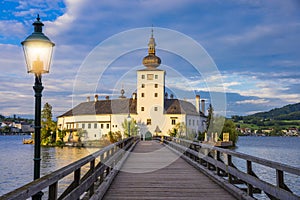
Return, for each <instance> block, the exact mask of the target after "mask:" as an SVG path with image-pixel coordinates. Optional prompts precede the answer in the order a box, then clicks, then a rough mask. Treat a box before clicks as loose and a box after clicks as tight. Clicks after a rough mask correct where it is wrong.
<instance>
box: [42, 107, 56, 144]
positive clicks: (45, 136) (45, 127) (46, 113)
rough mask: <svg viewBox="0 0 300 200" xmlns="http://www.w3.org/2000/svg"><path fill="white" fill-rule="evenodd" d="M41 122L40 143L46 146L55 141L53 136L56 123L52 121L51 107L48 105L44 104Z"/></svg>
mask: <svg viewBox="0 0 300 200" xmlns="http://www.w3.org/2000/svg"><path fill="white" fill-rule="evenodd" d="M41 120H42V121H41V124H42V129H41V143H42V144H43V145H48V144H50V143H53V142H54V141H55V138H53V135H54V136H55V133H56V123H55V122H54V121H53V120H52V106H51V105H50V104H49V103H45V105H44V107H43V110H42V115H41Z"/></svg>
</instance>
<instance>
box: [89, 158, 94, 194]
mask: <svg viewBox="0 0 300 200" xmlns="http://www.w3.org/2000/svg"><path fill="white" fill-rule="evenodd" d="M90 170H91V173H94V171H95V160H92V161H91V162H90ZM94 186H95V183H94V182H93V183H92V185H91V187H90V190H89V191H90V192H89V196H90V197H91V196H92V195H93V194H94Z"/></svg>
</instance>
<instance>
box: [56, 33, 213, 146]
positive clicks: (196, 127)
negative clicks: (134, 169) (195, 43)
mask: <svg viewBox="0 0 300 200" xmlns="http://www.w3.org/2000/svg"><path fill="white" fill-rule="evenodd" d="M155 46H156V43H155V39H154V37H153V32H152V34H151V38H150V41H149V43H148V55H147V56H146V57H144V59H143V65H144V66H145V68H143V69H140V70H137V87H136V92H135V93H133V94H132V96H131V97H130V98H126V97H125V96H124V93H125V91H124V90H123V89H122V90H121V96H120V97H119V98H118V99H109V97H106V99H105V100H99V99H98V95H95V97H94V100H93V101H91V99H90V97H88V98H87V101H86V102H82V103H80V104H79V105H77V106H75V107H74V108H72V109H71V110H69V111H67V112H66V113H64V114H63V115H61V116H59V117H58V118H57V125H58V129H59V130H66V132H67V134H66V137H65V139H64V140H65V141H69V140H72V138H74V137H73V136H75V135H76V134H77V133H78V132H79V131H82V130H83V131H84V133H85V134H84V137H82V138H81V140H83V141H88V140H98V139H100V138H101V137H102V136H103V135H104V134H108V133H109V132H110V131H112V132H116V131H120V132H121V133H122V134H123V132H124V130H123V128H122V123H123V122H124V120H125V119H127V117H128V115H130V117H131V118H132V120H135V121H136V122H137V126H138V130H139V134H140V135H141V136H144V135H146V134H149V133H150V134H151V135H168V131H169V130H171V129H172V128H174V126H175V125H176V124H178V123H181V124H184V126H183V127H184V130H183V133H180V134H181V135H183V136H186V135H188V134H193V135H195V136H196V135H197V133H198V132H199V131H200V132H203V131H204V130H205V128H206V127H205V121H206V119H207V117H206V116H205V114H204V113H205V106H204V105H205V102H204V100H201V101H200V96H199V95H196V105H193V104H192V103H191V102H188V101H186V100H180V99H175V98H174V96H173V94H171V95H170V96H169V95H168V94H167V93H166V92H165V78H166V72H165V71H164V70H161V69H158V67H159V65H160V64H161V59H160V58H159V57H158V56H156V53H155ZM200 102H201V110H200ZM77 135H78V134H77ZM123 137H124V135H123Z"/></svg>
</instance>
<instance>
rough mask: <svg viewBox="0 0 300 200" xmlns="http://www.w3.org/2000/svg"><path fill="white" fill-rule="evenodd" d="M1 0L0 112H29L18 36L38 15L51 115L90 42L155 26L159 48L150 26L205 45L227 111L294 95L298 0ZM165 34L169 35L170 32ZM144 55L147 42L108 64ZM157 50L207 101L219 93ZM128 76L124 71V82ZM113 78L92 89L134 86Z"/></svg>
mask: <svg viewBox="0 0 300 200" xmlns="http://www.w3.org/2000/svg"><path fill="white" fill-rule="evenodd" d="M0 8H1V12H0V94H1V98H0V114H3V115H6V116H11V115H13V114H17V115H20V116H32V115H33V109H34V102H33V90H32V85H33V82H34V80H33V76H32V75H31V74H27V73H26V68H25V61H24V57H23V52H22V48H21V45H20V42H21V41H23V40H24V39H25V38H26V36H28V35H29V34H31V33H32V30H33V27H32V25H31V24H32V23H33V21H34V20H35V18H36V15H37V14H38V13H39V14H40V17H41V20H42V21H43V23H44V24H45V28H44V33H45V34H46V35H47V36H48V37H49V38H50V39H51V40H52V41H53V42H55V44H56V46H55V52H54V57H53V62H52V67H51V72H50V74H47V75H45V76H44V77H43V84H44V87H45V89H44V92H43V103H46V102H49V103H50V104H51V105H52V106H53V113H54V115H55V116H58V115H60V114H62V113H63V112H65V111H67V110H68V109H70V108H71V107H72V103H73V101H72V97H74V83H75V82H76V77H78V71H80V67H81V66H82V63H84V60H85V58H86V57H87V56H88V55H89V54H90V52H91V51H92V50H93V49H94V48H95V47H96V46H97V45H99V44H100V43H101V42H102V41H104V40H106V39H107V38H109V37H111V36H113V35H115V34H118V33H120V32H123V31H127V30H131V29H135V28H143V27H150V26H151V25H152V24H153V26H154V36H155V38H156V42H157V48H158V49H159V44H160V42H161V43H162V41H159V39H160V35H159V34H158V33H156V32H155V27H161V28H167V29H171V30H175V31H178V32H180V33H182V34H185V35H186V36H188V37H190V38H192V39H194V40H195V41H196V42H198V43H199V44H200V45H202V47H203V48H204V49H205V50H206V52H207V53H208V54H209V55H210V57H211V58H212V59H213V61H214V62H215V64H216V66H217V67H218V69H219V71H220V74H221V75H222V79H223V88H224V90H225V92H226V97H227V101H226V105H227V109H226V110H227V112H226V115H227V116H231V115H235V114H238V115H247V114H251V113H255V112H259V111H266V110H269V109H272V108H275V107H281V106H284V105H286V104H291V103H297V102H299V101H300V70H299V69H300V51H299V49H300V12H299V9H300V2H299V1H298V0H285V1H282V0H270V1H265V0H225V1H223V0H164V1H161V0H151V1H150V0H131V1H129V0H126V1H125V0H101V1H92V0H85V1H79V0H64V1H55V0H31V1H20V0H19V1H18V0H4V1H1V3H0ZM149 36H150V32H149V34H148V35H145V38H146V39H145V48H147V43H148V38H149ZM170 41H171V42H174V43H176V39H174V41H172V38H170ZM108 53H109V50H108ZM146 54H147V51H146V49H145V50H144V51H142V50H140V51H136V52H132V53H130V54H128V56H122V57H120V59H118V60H117V61H115V62H114V66H115V67H120V68H122V69H130V68H131V69H137V66H138V65H141V60H142V58H143V56H145V55H146ZM157 55H158V56H160V57H161V59H162V63H164V61H165V62H167V61H170V62H168V66H170V67H171V65H172V60H173V64H174V66H175V67H174V69H175V68H176V70H177V71H179V72H180V73H181V74H182V75H183V76H184V78H185V79H187V80H189V83H190V85H191V88H193V90H195V91H197V92H200V95H201V96H202V97H203V98H205V99H206V102H207V103H209V102H210V96H211V95H210V94H212V93H217V92H220V91H218V89H214V88H212V89H210V90H207V89H205V87H204V86H203V81H201V80H202V79H203V77H201V76H195V74H194V73H193V70H187V69H190V68H188V67H187V66H188V64H187V63H186V62H185V61H184V60H180V59H178V58H176V57H172V56H174V55H171V54H168V53H166V52H164V51H159V50H158V52H157ZM178 63H180V64H178ZM97 67H98V66H97ZM99 67H103V66H99ZM169 69H170V68H169ZM170 74H172V73H170ZM133 76H134V73H132V70H131V76H129V77H131V79H128V80H132V77H133ZM113 78H114V74H113V73H111V74H109V73H108V74H107V80H114V79H113ZM168 78H169V80H170V82H169V83H170V84H169V86H170V88H171V90H173V91H177V94H178V97H179V98H187V99H191V101H193V98H194V93H193V94H191V93H189V91H186V90H185V88H186V85H185V84H186V82H185V81H180V80H179V81H177V82H176V81H175V82H174V81H173V80H172V77H168V71H167V79H168ZM206 79H207V80H211V81H218V80H213V77H206ZM116 82H118V84H115V85H114V87H110V86H111V84H109V82H106V84H105V87H100V86H101V84H99V85H100V86H99V87H98V88H96V92H97V93H99V94H100V95H101V94H102V96H105V95H112V96H117V95H119V94H117V93H118V91H119V89H120V88H118V87H121V85H123V86H124V87H125V90H126V89H127V88H126V87H128V89H127V91H131V90H130V87H132V85H130V84H129V83H128V84H126V83H127V82H126V78H124V80H121V81H120V80H116ZM129 82H130V81H129ZM132 84H134V81H133V82H132ZM117 86H118V87H117ZM182 94H183V95H182ZM87 95H91V96H92V95H93V94H91V93H90V92H86V93H84V92H83V93H82V94H81V97H82V101H85V96H87ZM127 95H128V93H127Z"/></svg>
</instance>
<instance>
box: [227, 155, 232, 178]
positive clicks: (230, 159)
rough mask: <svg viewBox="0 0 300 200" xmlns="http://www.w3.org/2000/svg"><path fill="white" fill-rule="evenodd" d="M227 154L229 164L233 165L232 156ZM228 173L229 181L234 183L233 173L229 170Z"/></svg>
mask: <svg viewBox="0 0 300 200" xmlns="http://www.w3.org/2000/svg"><path fill="white" fill-rule="evenodd" d="M226 155H227V162H228V166H230V167H232V157H231V155H229V154H226ZM227 173H228V181H229V183H232V182H233V178H232V175H231V174H230V173H229V172H227Z"/></svg>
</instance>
